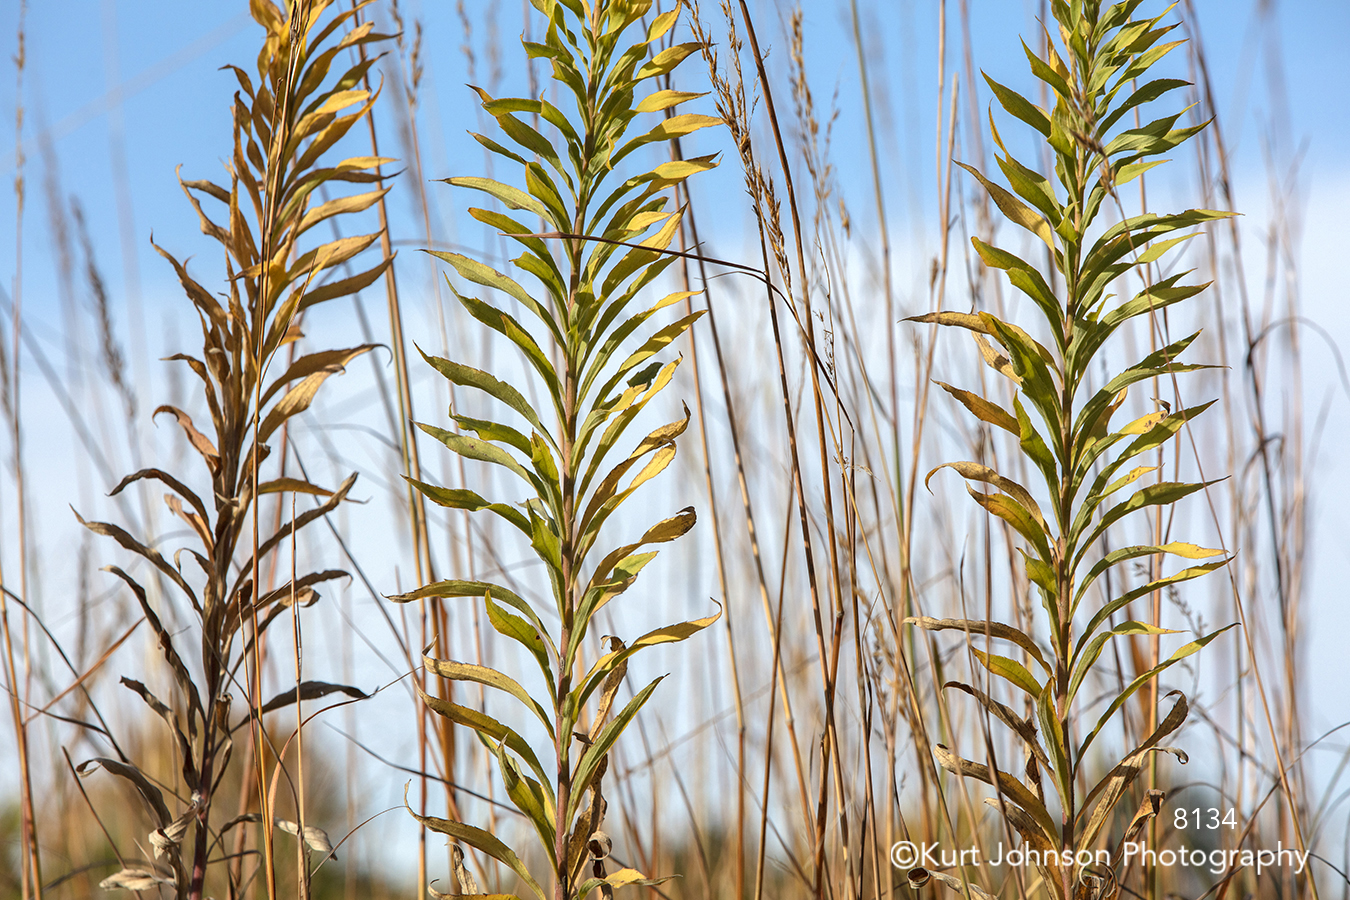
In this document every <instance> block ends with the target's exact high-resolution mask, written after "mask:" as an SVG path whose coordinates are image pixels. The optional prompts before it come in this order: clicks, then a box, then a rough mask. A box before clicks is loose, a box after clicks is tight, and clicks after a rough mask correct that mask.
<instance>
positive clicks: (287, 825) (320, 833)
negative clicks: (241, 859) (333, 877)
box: [272, 819, 337, 859]
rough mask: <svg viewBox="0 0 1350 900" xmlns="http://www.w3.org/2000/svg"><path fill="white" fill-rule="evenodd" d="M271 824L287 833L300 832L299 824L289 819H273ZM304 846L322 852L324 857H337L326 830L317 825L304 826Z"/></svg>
mask: <svg viewBox="0 0 1350 900" xmlns="http://www.w3.org/2000/svg"><path fill="white" fill-rule="evenodd" d="M272 824H273V825H275V826H276V827H277V829H278V830H280V831H284V832H286V833H287V834H299V833H300V826H299V825H297V824H296V823H294V822H292V821H290V820H289V819H273V820H272ZM305 846H306V847H308V848H309V849H310V850H313V851H314V852H315V853H322V854H323V855H324V857H325V858H327V857H330V856H331V857H332V858H333V859H337V854H336V853H334V852H333V842H332V841H330V840H329V839H328V832H326V831H324V830H323V829H322V828H319V827H318V826H317V825H306V826H305Z"/></svg>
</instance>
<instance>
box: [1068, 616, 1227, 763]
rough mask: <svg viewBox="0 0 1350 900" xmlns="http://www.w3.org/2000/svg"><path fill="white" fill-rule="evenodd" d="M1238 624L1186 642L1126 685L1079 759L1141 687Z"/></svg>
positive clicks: (1087, 740)
mask: <svg viewBox="0 0 1350 900" xmlns="http://www.w3.org/2000/svg"><path fill="white" fill-rule="evenodd" d="M1236 626H1237V623H1236V622H1234V623H1233V624H1232V625H1225V626H1224V627H1223V628H1220V629H1219V630H1218V631H1212V632H1210V633H1209V634H1207V635H1205V636H1204V637H1202V638H1197V639H1196V640H1194V641H1191V642H1190V643H1189V644H1186V645H1185V646H1183V647H1181V648H1179V649H1178V650H1177V651H1176V652H1175V653H1173V654H1172V655H1171V656H1170V657H1168V658H1167V659H1166V660H1165V661H1164V662H1161V663H1159V664H1158V665H1156V666H1154V667H1153V668H1152V669H1149V670H1148V671H1147V672H1144V673H1143V674H1142V675H1139V676H1138V677H1136V678H1135V679H1134V680H1133V681H1131V682H1130V683H1129V685H1127V686H1126V688H1125V690H1123V691H1121V692H1120V693H1119V694H1118V695H1116V698H1115V699H1114V700H1112V701H1111V705H1110V706H1109V707H1107V709H1106V712H1105V713H1103V714H1102V717H1101V718H1100V719H1098V720H1097V725H1096V727H1094V728H1093V729H1092V732H1091V733H1090V734H1089V735H1088V736H1087V737H1086V738H1084V739H1083V743H1082V744H1081V745H1079V747H1078V753H1077V756H1076V758H1077V759H1082V758H1083V754H1084V753H1086V752H1087V748H1088V747H1090V746H1091V745H1092V741H1093V740H1094V739H1095V738H1096V737H1097V735H1098V734H1099V733H1100V732H1101V730H1102V728H1104V727H1105V726H1106V723H1107V722H1108V721H1110V719H1111V717H1112V716H1114V715H1115V714H1116V711H1117V710H1119V709H1120V708H1121V707H1122V706H1124V705H1125V701H1126V700H1128V699H1130V697H1132V696H1133V695H1134V692H1135V691H1137V690H1139V689H1140V688H1141V687H1143V686H1144V685H1146V684H1148V683H1149V682H1150V681H1152V680H1153V679H1154V678H1156V677H1157V676H1158V675H1160V674H1162V673H1163V672H1165V671H1166V670H1167V669H1170V668H1171V667H1172V666H1173V665H1175V664H1176V663H1178V662H1181V660H1183V659H1185V658H1186V657H1188V656H1191V655H1192V654H1195V653H1198V652H1199V651H1200V650H1201V649H1203V648H1204V647H1205V646H1207V645H1208V644H1209V643H1210V642H1212V641H1213V640H1214V639H1215V638H1217V637H1218V636H1219V635H1221V634H1223V633H1224V632H1225V631H1227V630H1228V629H1230V628H1234V627H1236Z"/></svg>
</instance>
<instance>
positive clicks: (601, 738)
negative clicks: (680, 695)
mask: <svg viewBox="0 0 1350 900" xmlns="http://www.w3.org/2000/svg"><path fill="white" fill-rule="evenodd" d="M665 677H666V676H664V675H662V676H661V677H660V678H657V679H656V680H655V681H653V682H652V683H651V684H649V685H647V686H646V687H644V688H643V689H642V690H640V691H638V692H637V694H636V695H634V697H633V699H632V700H629V701H628V703H627V704H625V705H624V708H623V709H622V710H620V711H619V714H618V715H616V716H615V717H614V718H613V719H611V720H610V721H609V723H608V724H606V725H605V727H604V728H602V729H600V734H599V735H597V736H596V738H595V740H594V741H592V742H591V744H590V745H589V746H588V747H587V748H586V750H585V752H583V753H582V754H581V759H579V760H577V766H576V769H574V770H573V772H572V785H573V790H572V795H571V797H570V798H569V799H568V803H567V811H566V821H568V822H570V821H572V819H573V818H574V817H575V816H576V814H577V812H578V810H579V808H580V806H581V801H582V798H583V797H584V796H585V793H584V791H585V789H586V788H588V787H590V783H591V779H592V778H593V777H594V776H595V771H596V769H598V768H599V767H600V763H601V761H603V760H604V758H605V756H606V755H607V754H608V753H609V751H610V749H611V748H612V747H613V746H614V742H615V741H617V740H618V739H619V735H621V734H623V730H624V729H625V728H627V727H628V723H629V722H631V721H633V717H634V716H636V715H637V714H638V710H640V709H642V707H643V706H644V705H645V704H646V702H647V700H648V698H650V697H651V695H652V691H654V690H656V686H657V685H658V684H660V683H661V681H662V679H664V678H665Z"/></svg>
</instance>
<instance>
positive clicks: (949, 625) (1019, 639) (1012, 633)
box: [905, 616, 1051, 673]
mask: <svg viewBox="0 0 1350 900" xmlns="http://www.w3.org/2000/svg"><path fill="white" fill-rule="evenodd" d="M905 624H906V625H917V626H919V627H920V628H922V629H923V630H924V631H960V632H962V633H964V634H966V635H967V636H968V637H991V638H998V639H999V640H1003V641H1011V642H1012V643H1014V644H1016V645H1017V646H1019V647H1021V648H1022V649H1023V650H1025V651H1026V652H1027V655H1028V656H1030V657H1031V658H1032V659H1034V660H1036V662H1038V663H1040V664H1041V667H1042V668H1043V669H1045V671H1046V672H1047V673H1048V672H1050V671H1051V668H1050V664H1049V663H1047V662H1046V661H1045V656H1044V654H1043V653H1042V651H1041V648H1040V646H1039V645H1038V644H1037V643H1036V641H1035V640H1033V639H1032V637H1031V636H1030V635H1028V634H1026V633H1024V632H1022V631H1019V630H1018V629H1016V628H1014V627H1012V626H1011V625H1004V624H1003V623H1002V622H986V621H983V620H981V619H935V618H932V617H931V616H909V617H907V618H906V619H905Z"/></svg>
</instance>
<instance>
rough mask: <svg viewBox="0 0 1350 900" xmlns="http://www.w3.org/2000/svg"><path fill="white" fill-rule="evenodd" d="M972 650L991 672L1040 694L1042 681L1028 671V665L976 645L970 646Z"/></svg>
mask: <svg viewBox="0 0 1350 900" xmlns="http://www.w3.org/2000/svg"><path fill="white" fill-rule="evenodd" d="M970 652H971V653H973V654H974V655H975V658H976V659H978V660H979V661H980V662H981V663H982V664H983V665H984V667H985V668H986V669H988V670H989V671H990V672H992V673H994V674H995V675H997V676H999V677H1000V678H1003V679H1006V680H1007V681H1009V682H1011V683H1012V684H1014V685H1016V686H1017V687H1020V688H1021V689H1022V690H1024V691H1026V692H1027V693H1028V694H1030V695H1031V696H1033V697H1036V696H1039V695H1040V693H1041V683H1040V682H1039V681H1037V680H1036V678H1035V676H1034V675H1032V674H1031V673H1030V672H1028V671H1027V669H1026V666H1024V665H1022V664H1021V663H1020V662H1018V661H1017V660H1015V659H1008V658H1007V657H1006V656H998V655H997V654H994V653H985V652H984V651H983V650H976V649H975V648H974V647H971V648H970Z"/></svg>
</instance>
